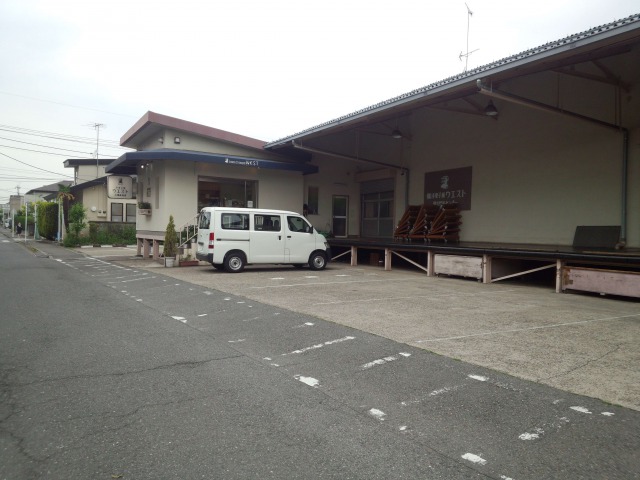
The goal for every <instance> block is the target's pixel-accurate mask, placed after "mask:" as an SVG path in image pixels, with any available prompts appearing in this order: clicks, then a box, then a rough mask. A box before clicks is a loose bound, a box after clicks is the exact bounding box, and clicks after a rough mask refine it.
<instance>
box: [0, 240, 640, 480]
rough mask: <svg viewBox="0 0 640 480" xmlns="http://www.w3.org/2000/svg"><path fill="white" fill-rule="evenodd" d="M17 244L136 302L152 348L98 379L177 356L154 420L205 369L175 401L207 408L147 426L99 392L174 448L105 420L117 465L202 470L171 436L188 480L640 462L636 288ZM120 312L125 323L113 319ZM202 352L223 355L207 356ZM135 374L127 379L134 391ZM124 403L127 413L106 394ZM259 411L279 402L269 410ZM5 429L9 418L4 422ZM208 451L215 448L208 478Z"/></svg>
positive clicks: (500, 472)
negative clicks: (192, 260) (615, 291)
mask: <svg viewBox="0 0 640 480" xmlns="http://www.w3.org/2000/svg"><path fill="white" fill-rule="evenodd" d="M7 241H11V240H7ZM26 246H27V247H28V248H29V250H30V251H31V252H32V253H33V255H34V256H39V257H42V258H43V259H47V260H52V261H54V262H56V263H57V264H59V265H61V266H64V268H65V269H66V270H69V271H71V272H75V273H76V274H77V275H79V276H80V277H82V278H84V280H82V282H83V283H86V284H87V287H88V288H89V291H91V292H94V291H96V292H99V291H100V288H102V289H103V290H104V288H108V289H109V291H110V292H111V293H109V294H104V296H105V298H104V299H103V301H98V300H96V308H99V307H100V308H104V307H102V305H103V304H104V305H105V306H106V305H113V307H112V308H113V310H114V311H113V313H114V315H121V314H122V313H124V312H127V314H126V315H127V316H129V317H130V316H131V315H134V316H135V315H140V316H141V317H140V321H141V322H142V323H141V324H137V322H133V323H131V320H132V319H133V318H128V317H127V316H125V317H124V318H120V317H118V318H117V324H118V327H119V328H121V329H122V332H123V333H122V335H123V338H120V339H119V340H120V341H123V342H124V344H125V345H126V346H127V348H129V349H135V342H136V341H138V340H139V338H138V337H140V338H143V337H144V335H145V331H147V332H148V334H147V335H149V336H150V338H151V341H153V342H154V346H155V347H156V348H158V349H159V350H158V352H157V353H156V354H155V357H157V358H155V357H154V356H153V355H152V356H151V357H149V358H147V359H146V361H147V362H149V363H150V365H127V364H126V363H122V364H120V362H124V358H126V357H127V356H126V355H123V356H122V357H116V365H114V366H109V368H110V369H112V370H115V372H116V373H114V372H109V373H105V372H102V373H101V376H99V377H100V378H102V379H104V378H128V377H127V375H126V374H125V373H123V372H122V371H124V370H127V371H129V372H143V371H144V372H147V373H148V372H161V371H164V369H166V370H169V371H171V372H172V376H171V378H170V379H169V380H170V382H169V384H165V383H161V384H162V385H165V387H164V388H166V390H167V398H166V399H165V400H164V401H161V400H159V399H153V402H156V403H155V407H154V408H155V410H154V412H153V415H154V418H155V417H157V416H158V415H163V413H162V412H161V411H160V410H162V411H165V412H170V411H171V407H170V406H171V405H186V404H187V403H188V402H187V401H186V400H185V398H183V397H181V395H182V396H184V391H185V387H188V386H189V385H200V384H201V383H203V384H211V382H212V381H213V386H210V390H209V389H207V390H206V391H198V392H195V391H194V392H193V394H192V395H187V397H189V398H190V401H191V402H193V401H194V399H195V400H197V401H200V402H204V403H210V405H209V406H210V407H211V409H212V410H211V411H212V412H215V413H214V414H213V413H212V414H213V416H214V417H215V418H216V421H215V422H214V423H211V422H212V419H209V418H208V417H206V414H204V415H205V416H202V415H203V411H202V408H201V406H200V407H197V406H196V404H195V403H193V404H192V405H193V407H190V408H187V409H186V410H187V411H186V412H184V411H183V412H181V415H182V416H181V417H179V418H180V420H178V418H176V419H175V420H172V419H171V418H172V417H170V416H167V417H165V418H164V419H163V418H159V419H158V422H159V423H158V424H157V425H155V424H154V427H153V428H150V427H149V426H148V425H147V424H146V422H142V420H141V419H138V418H137V417H138V415H141V414H142V411H143V409H145V408H149V409H152V407H151V406H147V407H143V406H142V405H139V400H137V399H136V396H135V395H133V394H129V393H126V392H120V391H118V392H113V394H110V393H108V392H104V391H101V392H102V393H103V394H105V395H106V399H104V400H101V402H100V403H102V402H104V405H103V406H104V410H105V411H106V410H108V408H110V407H109V406H110V405H112V406H114V410H113V414H112V415H110V416H108V418H107V419H101V420H100V421H105V422H107V425H106V426H107V427H109V430H110V431H113V432H124V433H127V434H132V433H133V432H134V431H136V428H137V429H139V428H141V427H144V428H146V429H147V430H144V432H146V433H144V434H143V435H142V434H141V435H142V436H143V437H144V439H151V438H152V437H153V434H154V433H158V434H159V433H162V434H164V435H166V436H167V438H166V440H167V442H169V443H170V442H171V441H173V442H176V443H177V444H178V445H176V446H175V447H173V448H174V449H175V452H174V451H172V453H170V454H167V453H166V448H168V447H167V446H166V445H165V448H164V449H163V448H161V446H160V445H156V446H155V447H154V448H153V449H143V450H144V453H145V454H150V455H156V456H158V455H160V459H159V464H158V466H157V468H152V467H150V466H149V464H148V462H146V461H137V462H136V461H133V460H131V453H130V452H129V453H127V452H126V449H124V447H125V446H126V445H127V444H128V441H127V440H124V439H123V438H122V437H118V436H115V435H114V436H113V437H112V436H110V435H108V434H107V433H104V432H103V434H104V435H105V438H102V439H101V441H102V442H106V441H112V442H114V443H113V446H105V447H104V448H106V449H107V450H108V451H109V452H110V455H109V456H110V460H109V461H110V462H111V464H113V467H112V468H111V470H108V471H109V472H113V473H114V474H115V473H117V472H118V471H119V470H118V468H120V469H121V470H122V471H123V472H125V473H124V478H196V477H195V476H190V475H185V476H183V477H179V476H176V475H177V473H176V472H178V471H179V468H184V466H183V463H182V460H178V458H177V457H176V456H175V453H176V452H179V453H183V454H185V455H187V454H188V455H191V456H192V458H193V463H194V465H200V466H201V467H202V468H200V469H198V468H195V469H194V471H193V472H192V473H194V472H196V473H198V474H199V475H198V478H200V474H201V476H202V477H203V478H452V479H455V478H495V479H505V480H506V479H513V480H522V479H525V478H536V479H539V478H571V479H573V478H594V479H595V478H611V479H613V478H616V479H617V478H619V479H623V478H625V479H626V478H640V474H639V472H640V458H638V455H637V452H638V451H639V449H640V438H639V434H638V432H639V431H640V428H639V427H640V413H638V412H637V411H636V410H639V409H640V407H639V405H640V400H639V397H640V394H639V392H638V385H639V384H640V382H639V381H638V371H639V370H640V369H639V368H638V366H639V361H638V360H639V355H638V351H639V349H638V341H637V340H638V334H639V330H640V329H639V328H638V326H639V324H640V311H639V310H640V309H639V308H638V307H639V303H638V302H637V301H634V300H628V299H619V298H601V297H599V296H585V295H573V294H556V293H554V292H552V291H549V290H548V289H545V288H540V287H533V286H529V285H526V284H518V283H511V284H502V285H483V284H479V283H477V282H472V281H468V280H462V279H445V278H428V277H426V276H424V275H423V274H422V273H418V272H415V271H409V270H394V271H392V272H385V271H384V270H382V269H379V268H377V267H370V266H362V267H350V266H348V265H346V264H340V263H333V264H330V265H329V268H328V269H326V270H324V271H321V272H313V271H310V270H306V269H303V270H296V269H293V268H291V267H259V268H256V267H248V268H247V270H245V272H243V273H241V274H227V273H223V272H219V271H217V270H214V269H213V268H211V267H210V266H207V265H203V266H198V267H181V268H172V269H169V268H164V267H162V266H161V265H160V264H158V263H157V262H153V261H151V260H142V259H139V258H137V257H135V249H132V248H110V247H109V248H107V247H103V248H89V249H73V250H69V249H63V248H61V247H59V246H57V245H55V244H50V243H48V242H33V243H29V242H27V245H26ZM117 299H120V300H117ZM127 305H129V307H127V308H125V306H127ZM134 306H135V307H138V306H139V307H140V308H142V307H144V308H143V309H142V310H138V309H135V310H134V308H135V307H134ZM87 308H88V307H87ZM107 308H108V307H107ZM147 317H148V318H147ZM134 318H137V317H134ZM102 322H103V321H101V322H100V323H98V324H97V325H101V324H102ZM129 324H132V325H135V331H132V332H130V331H128V330H127V333H126V334H125V333H124V332H125V330H126V329H127V328H128V327H126V325H129ZM157 325H161V326H162V328H163V329H166V330H167V331H170V332H171V335H176V338H177V339H178V338H182V336H184V335H185V332H190V333H189V335H188V336H189V338H190V340H189V344H190V345H192V348H193V350H192V351H189V348H188V347H186V346H185V344H183V343H180V342H179V341H178V340H176V345H175V346H173V345H171V344H167V343H166V339H165V337H164V336H163V335H160V332H159V331H157ZM128 335H131V338H129V339H127V336H128ZM111 341H113V340H111ZM111 341H110V342H111ZM209 341H212V342H214V343H212V344H210V345H208V342H209ZM203 342H204V343H203ZM121 347H122V346H121V344H120V343H119V342H115V343H114V344H113V345H111V348H113V349H120V348H121ZM212 352H215V354H213V357H212V356H211V355H212ZM84 353H85V354H86V352H84ZM214 359H215V365H216V367H217V368H215V369H214V370H210V369H209V368H208V367H207V368H205V369H204V370H202V371H201V370H200V366H203V365H207V366H208V365H209V362H212V361H213V360H214ZM155 360H157V361H155ZM460 360H461V361H460ZM226 362H229V365H226ZM154 364H155V366H154ZM222 364H225V366H224V367H221V365H222ZM162 365H165V366H162ZM210 366H212V367H213V364H211V365H210ZM40 368H42V367H40ZM83 368H85V369H86V368H89V370H91V371H90V372H85V373H83V374H81V375H80V374H77V373H76V374H75V376H74V378H76V379H78V380H81V379H82V378H84V377H85V376H86V377H87V378H93V376H95V374H96V372H94V371H92V370H93V369H95V370H97V371H100V370H101V369H103V368H107V366H106V365H100V364H99V363H96V364H93V363H91V362H89V364H88V366H87V365H84V366H83ZM172 369H174V370H175V371H174V370H172ZM118 372H119V373H118ZM49 374H50V375H52V376H55V372H50V373H49ZM40 375H45V376H46V374H45V373H42V372H40ZM212 375H213V376H212ZM118 376H120V377H118ZM135 378H136V377H135V375H132V376H131V382H130V383H128V388H130V389H132V391H133V392H135V391H139V390H140V387H139V386H137V385H136V381H135ZM212 379H214V380H212ZM95 380H96V381H97V380H98V377H96V378H95ZM152 381H153V382H155V383H156V384H158V385H160V383H158V382H160V379H157V378H156V379H154V380H152ZM39 382H40V380H39V381H38V382H35V383H38V384H40V383H39ZM265 382H266V383H265ZM32 383H34V382H26V384H27V385H31V384H32ZM231 384H233V385H237V388H236V387H233V388H232V387H230V385H231ZM296 384H297V385H300V386H301V387H302V388H303V389H304V390H298V389H296V388H295V386H294V385H296ZM269 385H271V386H275V390H273V389H272V388H271V387H270V386H269ZM83 387H86V386H83ZM178 387H180V388H178ZM65 388H67V389H69V388H70V387H69V385H66V386H65ZM76 388H81V386H80V385H78V386H77V387H76ZM92 388H95V389H98V387H97V386H96V385H93V386H92ZM114 388H115V387H114ZM198 388H199V387H198ZM208 388H209V387H208ZM261 392H262V393H261ZM278 392H280V393H278ZM72 393H73V392H72V391H71V390H70V393H69V394H70V395H72ZM93 393H95V392H93ZM13 395H15V393H14V394H13ZM11 398H12V399H13V398H14V397H11ZM118 398H119V400H118ZM56 401H59V400H54V398H52V397H49V396H47V395H45V397H43V398H42V399H41V402H42V403H43V404H45V405H47V404H49V403H48V402H50V404H51V405H54V404H55V402H56ZM127 402H130V404H129V410H128V413H127V415H126V416H125V415H122V413H121V412H120V410H119V409H120V408H121V406H120V403H123V404H126V403H127ZM221 402H222V403H221ZM159 405H161V407H160V409H159V408H158V406H159ZM189 410H191V411H189ZM205 411H206V409H205ZM185 415H186V417H185ZM258 417H272V418H271V421H269V422H267V424H262V423H261V422H260V421H258ZM11 419H12V420H14V421H17V419H16V417H15V416H12V417H11ZM121 420H122V421H121ZM276 420H277V421H276ZM136 422H138V423H136ZM180 422H186V424H188V425H189V426H190V428H188V429H187V427H185V425H184V424H181V423H180ZM12 427H13V425H12V424H11V423H10V422H6V421H5V422H3V424H2V428H0V430H3V431H11V428H12ZM172 429H173V430H174V431H175V432H176V433H175V435H168V432H171V431H172ZM210 429H215V431H216V433H215V434H213V437H215V438H214V440H215V441H214V444H213V445H208V448H210V449H212V450H206V449H204V447H202V448H199V447H197V446H194V445H193V443H196V444H198V443H201V444H202V445H205V444H207V442H208V441H209V440H210V439H211V434H210V435H209V436H207V433H206V432H211V431H212V430H210ZM220 429H222V430H223V431H224V432H226V435H228V436H224V435H223V436H221V435H220ZM156 430H157V431H156ZM187 431H188V432H190V434H189V435H195V437H192V438H189V436H188V435H187V433H186V432H187ZM85 434H86V432H85ZM13 435H14V436H15V435H16V434H13ZM170 437H171V438H170ZM83 438H91V437H83ZM118 438H120V440H119V441H120V442H122V444H121V445H117V443H118ZM283 442H284V443H283ZM9 443H10V442H9ZM59 443H60V445H61V446H59V447H58V448H61V449H63V447H64V446H63V444H64V441H62V440H60V442H59ZM72 443H73V442H72ZM76 443H77V441H76ZM90 443H91V442H90ZM332 443H333V447H332V446H331V444H332ZM54 445H55V442H52V443H51V447H50V449H54V450H55V447H54ZM91 445H92V448H97V445H93V443H91ZM105 445H106V444H105ZM187 445H189V446H187ZM27 446H28V444H27V442H26V441H23V442H22V443H21V447H20V448H21V449H26V447H27ZM75 447H77V448H79V445H75ZM149 450H151V451H149ZM5 451H6V450H5ZM114 451H116V452H120V453H121V454H122V455H123V456H124V457H125V458H126V459H127V461H131V462H132V463H131V464H130V465H129V466H128V468H129V469H128V470H127V469H126V468H124V467H123V466H118V464H117V462H115V461H114V460H113V459H112V458H111V456H113V452H114ZM207 451H209V452H210V451H215V452H216V454H217V455H219V456H220V455H221V456H222V458H217V459H216V461H215V462H213V464H215V466H216V468H219V469H222V470H216V475H213V476H211V470H210V468H212V460H211V459H210V458H208V457H207V455H206V452H207ZM163 452H164V453H163ZM18 453H20V452H18ZM49 453H50V454H52V458H55V455H53V454H54V453H55V452H54V451H51V452H49ZM30 454H31V455H34V456H37V455H35V454H34V453H33V452H30ZM283 456H284V457H283ZM224 457H228V458H226V459H225V458H224ZM47 458H48V457H47ZM243 458H245V459H246V460H245V461H243V460H241V459H243ZM283 458H286V460H283ZM372 458H375V460H373V459H372ZM59 460H61V459H60V458H59ZM255 460H257V461H258V464H259V465H261V466H260V467H259V469H258V470H256V468H258V467H256V463H255ZM104 461H105V462H106V460H104ZM166 462H171V465H167V464H166ZM124 463H125V465H126V463H127V462H124ZM305 465H306V466H307V467H309V469H305ZM48 466H51V462H49V463H48ZM160 466H162V467H163V468H164V469H165V470H164V471H163V470H162V469H160ZM145 469H147V470H145ZM54 471H56V472H58V473H60V472H63V471H64V470H63V469H58V470H56V469H54ZM145 471H148V473H149V475H146V474H141V472H145ZM105 472H107V470H104V471H103V472H102V473H105ZM163 473H164V474H163ZM207 473H208V474H209V476H208V477H207ZM118 474H119V473H118ZM151 475H154V476H151ZM51 478H62V477H58V476H55V475H54V476H51ZM69 478H81V477H78V476H74V475H70V476H69ZM96 478H98V477H96Z"/></svg>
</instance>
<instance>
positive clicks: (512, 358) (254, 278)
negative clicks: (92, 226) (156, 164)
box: [36, 243, 640, 410]
mask: <svg viewBox="0 0 640 480" xmlns="http://www.w3.org/2000/svg"><path fill="white" fill-rule="evenodd" d="M36 247H37V248H38V249H40V250H42V251H45V252H47V251H48V252H54V253H55V252H58V251H59V247H58V246H57V245H51V244H46V243H45V244H43V243H40V244H38V245H37V246H36ZM75 251H76V252H79V253H81V254H83V255H86V256H91V257H93V258H99V259H104V260H106V261H116V262H118V263H120V264H122V265H127V266H130V267H136V268H140V269H145V270H154V269H157V268H160V269H162V274H163V275H168V276H171V277H174V278H177V279H181V280H184V281H189V282H191V283H194V284H197V285H201V286H205V287H210V288H215V289H217V290H220V291H223V292H228V293H234V294H239V295H243V296H245V297H247V298H250V299H252V300H256V301H260V302H264V303H267V304H270V305H274V306H279V307H281V308H287V309H290V310H292V311H296V312H300V313H304V314H307V315H312V316H315V317H318V318H321V319H323V320H327V321H331V322H334V323H338V324H341V325H345V326H349V327H353V328H356V329H359V330H362V331H365V332H369V333H373V334H375V335H380V336H382V337H384V338H388V339H391V340H395V341H397V342H400V343H403V344H407V345H411V346H414V347H417V348H421V349H425V350H428V351H431V352H434V353H437V354H439V355H445V356H447V357H450V358H454V359H458V360H462V361H465V362H469V363H472V364H475V365H480V366H483V367H487V368H491V369H494V370H496V371H499V372H502V373H507V374H509V375H513V376H516V377H518V378H523V379H526V380H532V381H535V382H539V383H543V384H546V385H549V386H553V387H556V388H559V389H562V390H566V391H568V392H572V393H577V394H580V395H585V396H589V397H593V398H598V399H600V400H602V401H605V402H608V403H612V404H615V405H621V406H625V407H627V408H632V409H635V410H640V301H639V300H638V299H632V298H628V297H627V298H625V297H612V296H600V295H593V294H579V293H555V291H554V290H553V288H550V287H548V286H542V287H541V286H536V285H529V284H527V283H526V282H521V281H518V280H515V281H513V282H503V283H495V284H482V283H479V282H476V281H474V280H469V279H459V278H434V277H427V276H426V275H425V274H424V273H423V272H422V271H419V270H417V269H415V270H407V269H394V270H392V271H390V272H387V271H384V270H383V269H382V268H380V267H375V266H369V265H361V266H357V267H351V266H349V265H348V264H346V263H338V262H333V263H330V264H329V267H328V268H327V269H326V270H324V271H321V272H311V271H309V270H306V269H305V270H296V269H294V268H292V267H290V266H266V267H265V266H249V267H248V268H247V269H246V270H245V271H244V272H242V273H241V274H237V275H235V274H227V273H225V272H221V271H217V270H214V269H213V268H212V267H211V266H209V265H207V264H205V263H203V262H201V264H200V266H197V267H181V268H164V267H163V266H162V265H161V264H160V263H158V262H155V261H153V260H149V259H146V260H143V259H141V258H140V257H136V256H135V248H134V247H128V248H121V247H116V248H110V247H102V248H83V249H76V250H75Z"/></svg>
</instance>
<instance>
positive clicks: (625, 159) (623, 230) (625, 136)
mask: <svg viewBox="0 0 640 480" xmlns="http://www.w3.org/2000/svg"><path fill="white" fill-rule="evenodd" d="M628 180H629V130H627V129H626V128H623V129H622V212H621V216H622V219H621V222H620V241H619V242H618V243H617V244H616V250H619V249H621V248H624V247H625V246H626V244H627V195H628V193H627V182H628Z"/></svg>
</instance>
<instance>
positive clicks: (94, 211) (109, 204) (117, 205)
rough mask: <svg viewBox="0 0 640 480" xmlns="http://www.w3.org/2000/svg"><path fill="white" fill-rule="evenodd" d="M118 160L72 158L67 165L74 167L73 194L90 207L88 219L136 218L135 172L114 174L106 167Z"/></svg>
mask: <svg viewBox="0 0 640 480" xmlns="http://www.w3.org/2000/svg"><path fill="white" fill-rule="evenodd" d="M113 161H114V159H99V160H96V159H79V160H78V159H68V160H66V161H65V162H64V166H65V167H66V168H73V178H74V180H73V184H72V186H71V193H72V195H73V196H74V202H81V203H82V204H83V205H84V207H85V208H86V209H87V220H88V221H97V222H128V223H134V222H135V221H136V203H137V201H136V190H137V187H136V177H135V175H133V176H131V175H124V176H122V175H118V176H112V175H108V174H106V173H105V167H106V166H107V165H109V164H111V163H112V162H113Z"/></svg>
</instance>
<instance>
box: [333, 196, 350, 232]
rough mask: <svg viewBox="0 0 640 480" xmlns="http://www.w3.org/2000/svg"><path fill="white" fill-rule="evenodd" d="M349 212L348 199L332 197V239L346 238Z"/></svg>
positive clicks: (345, 197)
mask: <svg viewBox="0 0 640 480" xmlns="http://www.w3.org/2000/svg"><path fill="white" fill-rule="evenodd" d="M348 212H349V197H348V196H346V195H334V196H333V201H332V209H331V231H332V232H333V236H334V237H343V238H344V237H346V236H347V225H348V215H347V214H348Z"/></svg>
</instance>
